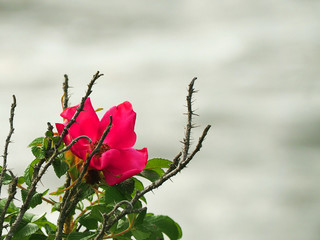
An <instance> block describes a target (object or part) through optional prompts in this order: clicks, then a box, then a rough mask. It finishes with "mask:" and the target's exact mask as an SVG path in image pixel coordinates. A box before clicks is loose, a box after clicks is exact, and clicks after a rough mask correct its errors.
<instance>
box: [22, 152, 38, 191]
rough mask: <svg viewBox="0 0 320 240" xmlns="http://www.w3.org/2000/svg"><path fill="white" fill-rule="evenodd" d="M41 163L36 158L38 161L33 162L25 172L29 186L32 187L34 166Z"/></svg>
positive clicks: (25, 178)
mask: <svg viewBox="0 0 320 240" xmlns="http://www.w3.org/2000/svg"><path fill="white" fill-rule="evenodd" d="M39 161H40V159H37V158H36V159H35V160H33V161H32V162H31V163H30V164H29V165H28V167H27V168H26V169H25V170H24V180H25V183H26V184H27V185H28V186H30V185H31V181H32V175H33V168H34V165H36V164H37V163H38V162H39Z"/></svg>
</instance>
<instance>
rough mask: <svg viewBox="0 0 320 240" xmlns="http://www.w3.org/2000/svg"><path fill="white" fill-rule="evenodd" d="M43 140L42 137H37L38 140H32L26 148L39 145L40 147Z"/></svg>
mask: <svg viewBox="0 0 320 240" xmlns="http://www.w3.org/2000/svg"><path fill="white" fill-rule="evenodd" d="M43 139H44V137H38V138H36V139H34V140H33V141H32V142H31V143H30V144H29V145H28V147H34V146H40V145H42V143H43Z"/></svg>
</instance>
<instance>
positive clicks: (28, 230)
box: [14, 223, 39, 240]
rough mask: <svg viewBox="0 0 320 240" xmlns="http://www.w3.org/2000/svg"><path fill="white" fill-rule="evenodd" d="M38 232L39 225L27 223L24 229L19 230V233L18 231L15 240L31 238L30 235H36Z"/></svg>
mask: <svg viewBox="0 0 320 240" xmlns="http://www.w3.org/2000/svg"><path fill="white" fill-rule="evenodd" d="M38 230H39V227H38V226H37V224H34V223H27V224H26V225H25V226H24V227H22V228H21V229H19V231H17V232H16V233H15V234H14V239H17V240H18V239H23V238H26V237H29V236H30V235H32V234H34V233H35V232H37V231H38Z"/></svg>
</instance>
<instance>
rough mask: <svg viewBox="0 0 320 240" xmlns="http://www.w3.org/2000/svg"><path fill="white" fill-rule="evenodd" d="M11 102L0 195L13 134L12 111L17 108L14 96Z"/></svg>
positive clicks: (0, 178)
mask: <svg viewBox="0 0 320 240" xmlns="http://www.w3.org/2000/svg"><path fill="white" fill-rule="evenodd" d="M12 97H13V102H12V105H11V110H10V118H9V123H10V131H9V134H8V136H7V139H6V143H5V146H4V152H3V156H2V157H3V164H2V171H1V175H0V194H1V188H2V183H3V179H4V175H5V173H6V171H7V158H8V148H9V144H10V142H11V136H12V134H13V132H14V128H13V118H14V110H15V108H16V106H17V101H16V96H15V95H13V96H12Z"/></svg>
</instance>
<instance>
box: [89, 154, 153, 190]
mask: <svg viewBox="0 0 320 240" xmlns="http://www.w3.org/2000/svg"><path fill="white" fill-rule="evenodd" d="M92 160H93V161H91V162H90V166H91V167H93V168H96V169H97V170H102V171H103V174H104V176H105V179H106V182H107V183H108V184H109V185H114V184H117V183H120V182H122V181H124V180H126V179H128V178H130V177H132V176H134V175H136V174H138V173H140V172H141V171H142V170H143V169H144V168H145V166H146V164H147V160H148V151H147V149H146V148H143V149H141V150H136V149H133V148H128V149H121V150H118V149H111V150H109V151H106V152H105V153H103V154H102V156H101V157H100V161H97V160H98V159H92Z"/></svg>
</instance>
